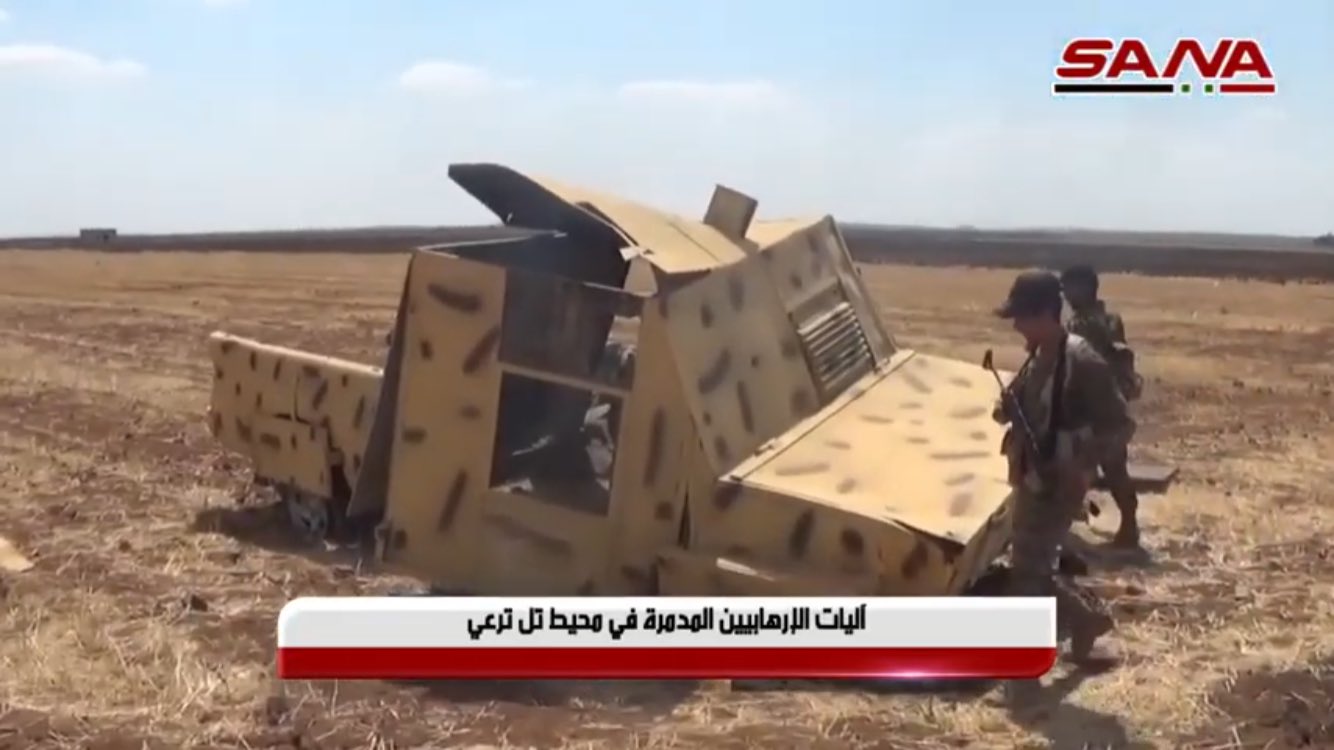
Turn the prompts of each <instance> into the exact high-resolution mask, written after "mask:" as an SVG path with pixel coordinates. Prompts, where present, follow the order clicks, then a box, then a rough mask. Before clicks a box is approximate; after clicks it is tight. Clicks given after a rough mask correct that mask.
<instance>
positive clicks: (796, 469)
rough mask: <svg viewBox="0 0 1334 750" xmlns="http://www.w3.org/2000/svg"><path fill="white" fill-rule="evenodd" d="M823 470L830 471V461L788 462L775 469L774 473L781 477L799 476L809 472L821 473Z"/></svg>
mask: <svg viewBox="0 0 1334 750" xmlns="http://www.w3.org/2000/svg"><path fill="white" fill-rule="evenodd" d="M822 471H829V462H828V461H807V462H805V463H799V464H787V465H785V466H779V467H778V468H776V469H774V473H775V474H777V475H778V476H780V477H799V476H805V475H807V474H819V473H820V472H822Z"/></svg>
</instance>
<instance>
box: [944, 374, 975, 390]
mask: <svg viewBox="0 0 1334 750" xmlns="http://www.w3.org/2000/svg"><path fill="white" fill-rule="evenodd" d="M949 382H950V385H952V386H954V387H955V388H972V387H973V381H971V380H969V379H968V378H961V377H959V376H957V375H956V376H954V377H952V378H950V381H949Z"/></svg>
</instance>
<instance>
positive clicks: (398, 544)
mask: <svg viewBox="0 0 1334 750" xmlns="http://www.w3.org/2000/svg"><path fill="white" fill-rule="evenodd" d="M392 539H393V541H392V542H390V544H391V545H392V546H393V548H394V549H403V548H404V547H406V546H408V532H406V531H404V530H403V529H394V535H393V537H392Z"/></svg>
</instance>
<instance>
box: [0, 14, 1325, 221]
mask: <svg viewBox="0 0 1334 750" xmlns="http://www.w3.org/2000/svg"><path fill="white" fill-rule="evenodd" d="M0 9H3V11H0V235H12V234H29V233H51V232H69V231H73V230H74V229H76V228H77V227H79V226H89V225H106V226H116V227H120V228H122V229H123V230H129V231H133V230H140V231H182V230H195V229H198V230H206V229H247V228H256V229H261V228H290V227H304V226H351V225H365V224H401V223H429V224H440V223H457V222H469V223H471V222H478V221H483V222H489V221H491V220H492V217H491V216H490V215H489V214H487V213H486V212H485V211H484V210H483V209H481V208H480V207H479V206H477V205H476V204H474V203H473V202H472V201H471V199H470V198H468V196H467V195H466V194H464V193H463V192H462V191H461V190H459V189H458V188H456V187H455V186H454V185H453V184H452V183H451V182H450V181H449V179H448V177H447V176H446V174H445V170H446V167H447V165H448V164H449V163H451V162H458V161H499V162H503V163H506V164H509V165H511V166H514V167H516V168H519V169H523V170H527V171H532V172H537V173H542V174H546V175H549V176H552V177H557V178H560V179H563V180H564V181H567V182H573V183H576V184H582V185H585V186H588V187H594V188H601V189H607V190H612V191H620V192H623V193H626V194H628V195H629V196H631V197H634V198H636V199H640V200H643V201H647V202H652V203H656V204H660V205H663V206H664V207H667V208H670V209H672V210H677V211H680V212H683V213H687V214H689V215H692V216H693V215H700V214H702V212H703V209H704V205H705V203H706V202H707V199H708V196H709V193H710V191H711V189H712V186H713V184H714V183H715V182H723V183H726V184H729V185H731V186H732V187H736V188H738V189H741V190H744V191H746V192H748V193H750V194H752V195H754V196H756V197H757V198H759V199H760V214H761V215H762V216H770V217H773V216H780V215H791V214H820V213H826V212H828V213H833V214H834V215H835V216H836V217H838V218H840V219H843V220H846V221H877V222H885V223H896V224H913V223H922V224H932V225H946V226H948V225H956V224H973V225H977V226H994V227H1009V226H1035V225H1049V226H1088V227H1109V228H1127V229H1135V228H1145V229H1168V230H1170V229H1188V230H1219V231H1256V232H1281V233H1294V234H1312V233H1319V232H1325V231H1330V230H1334V3H1331V2H1329V0H1283V2H1279V1H1278V0H1254V1H1253V2H1242V0H1173V1H1172V2H1167V1H1166V0H1159V1H1158V2H1147V0H1121V1H1120V2H1113V1H1111V0H1084V1H1083V2H1073V1H1071V0H1060V1H1057V0H1052V1H1050V2H1045V1H1044V2H1038V1H1037V0H1028V1H1024V0H1012V1H1011V2H986V1H985V0H971V1H969V2H963V0H916V1H914V2H907V1H906V0H905V1H900V2H895V1H894V0H819V2H817V1H816V0H807V1H803V2H797V1H796V0H763V1H761V0H635V1H628V0H619V1H618V2H611V0H493V1H492V2H483V1H481V0H475V1H473V2H462V1H461V0H318V1H317V0H114V1H113V0H0ZM1179 35H1180V36H1198V37H1201V38H1203V39H1204V40H1205V41H1206V43H1207V44H1212V43H1213V41H1214V40H1215V39H1216V38H1217V37H1218V36H1220V35H1233V36H1240V37H1254V38H1257V39H1259V40H1260V42H1261V43H1262V44H1263V45H1264V50H1265V53H1266V55H1267V57H1268V60H1269V62H1270V64H1271V65H1272V66H1273V68H1274V73H1275V76H1276V78H1277V80H1278V85H1279V95H1278V96H1276V97H1267V98H1266V97H1257V98H1240V99H1238V98H1231V99H1229V98H1219V97H1214V98H1204V97H1199V96H1197V97H1165V98H1144V99H1139V100H1128V99H1115V98H1113V99H1103V100H1094V99H1079V100H1072V99H1055V98H1053V97H1052V96H1051V94H1050V83H1051V77H1052V68H1053V66H1054V64H1055V62H1056V60H1057V58H1058V56H1059V53H1060V50H1061V48H1062V46H1063V44H1064V43H1065V42H1066V41H1067V40H1068V39H1069V38H1070V37H1072V36H1109V37H1121V36H1139V37H1142V38H1144V39H1146V41H1148V42H1149V43H1150V44H1151V45H1152V46H1153V48H1154V50H1155V51H1159V50H1161V54H1163V55H1166V52H1167V50H1168V49H1169V48H1170V45H1171V43H1172V41H1173V40H1174V39H1175V38H1176V37H1177V36H1179Z"/></svg>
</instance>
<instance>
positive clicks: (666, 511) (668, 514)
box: [653, 500, 676, 521]
mask: <svg viewBox="0 0 1334 750" xmlns="http://www.w3.org/2000/svg"><path fill="white" fill-rule="evenodd" d="M674 511H675V508H673V507H672V504H671V503H669V502H667V501H666V500H664V501H662V502H660V503H658V504H657V505H655V506H653V517H654V518H656V519H657V520H659V521H670V520H672V517H673V516H675V515H676V514H675V513H674Z"/></svg>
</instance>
